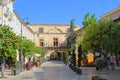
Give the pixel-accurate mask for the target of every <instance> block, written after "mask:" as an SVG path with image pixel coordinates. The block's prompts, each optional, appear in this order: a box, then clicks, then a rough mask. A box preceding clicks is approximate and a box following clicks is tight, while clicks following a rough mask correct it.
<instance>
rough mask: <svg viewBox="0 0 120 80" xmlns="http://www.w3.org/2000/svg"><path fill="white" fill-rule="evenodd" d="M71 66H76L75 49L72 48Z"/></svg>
mask: <svg viewBox="0 0 120 80" xmlns="http://www.w3.org/2000/svg"><path fill="white" fill-rule="evenodd" d="M72 64H73V65H74V66H76V54H75V47H74V48H73V51H72Z"/></svg>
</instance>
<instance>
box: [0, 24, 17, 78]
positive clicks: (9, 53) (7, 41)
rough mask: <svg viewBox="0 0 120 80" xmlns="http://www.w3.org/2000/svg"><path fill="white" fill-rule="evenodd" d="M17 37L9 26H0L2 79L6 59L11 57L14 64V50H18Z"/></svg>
mask: <svg viewBox="0 0 120 80" xmlns="http://www.w3.org/2000/svg"><path fill="white" fill-rule="evenodd" d="M18 44H19V39H18V36H16V34H15V33H14V32H13V31H12V29H11V28H10V27H9V26H6V25H4V26H2V25H0V56H1V57H2V64H1V65H2V74H1V75H2V77H4V66H3V65H4V63H5V59H6V58H7V57H12V58H13V61H14V63H16V49H17V48H18Z"/></svg>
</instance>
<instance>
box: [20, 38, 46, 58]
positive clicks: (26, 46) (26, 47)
mask: <svg viewBox="0 0 120 80" xmlns="http://www.w3.org/2000/svg"><path fill="white" fill-rule="evenodd" d="M21 49H22V54H23V56H33V55H35V54H36V53H37V54H41V55H42V54H43V52H44V49H43V48H41V47H36V45H35V43H34V42H32V41H31V40H28V39H26V38H23V37H22V40H21V41H20V44H19V51H20V50H21Z"/></svg>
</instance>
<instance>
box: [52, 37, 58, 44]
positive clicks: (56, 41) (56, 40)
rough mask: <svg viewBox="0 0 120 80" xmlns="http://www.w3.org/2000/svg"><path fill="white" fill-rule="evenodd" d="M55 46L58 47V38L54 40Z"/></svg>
mask: <svg viewBox="0 0 120 80" xmlns="http://www.w3.org/2000/svg"><path fill="white" fill-rule="evenodd" d="M53 45H54V46H58V38H54V39H53Z"/></svg>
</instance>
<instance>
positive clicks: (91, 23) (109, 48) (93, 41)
mask: <svg viewBox="0 0 120 80" xmlns="http://www.w3.org/2000/svg"><path fill="white" fill-rule="evenodd" d="M83 25H84V28H85V35H84V37H83V41H82V47H83V48H85V49H86V50H89V51H94V52H100V53H101V52H102V53H103V52H104V54H107V53H111V54H113V55H115V53H116V52H117V51H118V50H119V49H120V47H119V45H120V40H119V39H118V38H119V37H120V33H119V31H120V25H119V24H117V23H115V22H114V21H113V20H111V19H101V20H99V21H97V20H96V18H94V16H90V15H89V14H87V15H85V18H84V21H83ZM117 63H118V62H117Z"/></svg>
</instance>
